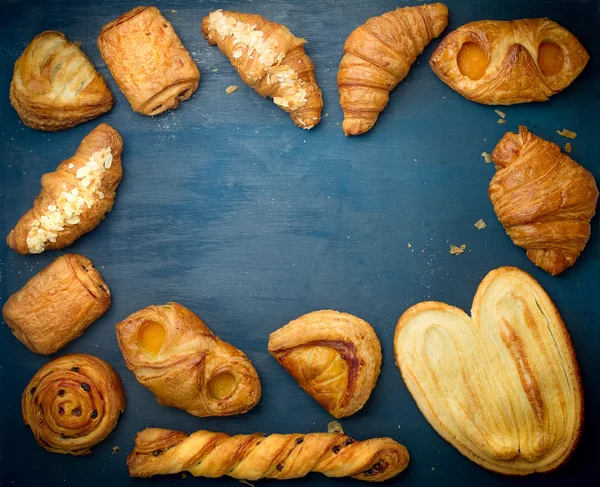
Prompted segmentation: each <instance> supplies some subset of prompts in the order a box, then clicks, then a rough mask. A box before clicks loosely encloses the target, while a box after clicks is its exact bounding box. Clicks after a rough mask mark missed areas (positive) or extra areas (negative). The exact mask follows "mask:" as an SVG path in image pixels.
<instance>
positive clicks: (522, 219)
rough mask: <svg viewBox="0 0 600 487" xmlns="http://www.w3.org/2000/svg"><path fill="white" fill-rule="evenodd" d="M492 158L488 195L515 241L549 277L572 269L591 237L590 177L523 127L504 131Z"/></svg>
mask: <svg viewBox="0 0 600 487" xmlns="http://www.w3.org/2000/svg"><path fill="white" fill-rule="evenodd" d="M492 158H493V160H494V163H495V165H496V174H495V175H494V177H493V178H492V180H491V182H490V187H489V196H490V200H491V202H492V204H493V205H494V211H495V212H496V215H497V216H498V219H499V220H500V223H502V225H503V226H504V228H505V230H506V233H508V235H509V237H510V238H511V240H512V241H513V243H515V244H516V245H518V246H519V247H523V248H524V249H525V250H527V257H528V258H529V260H531V262H533V263H534V264H535V265H537V266H539V267H541V268H542V269H544V270H545V271H546V272H548V273H549V274H551V275H553V276H554V275H556V274H560V273H561V272H563V271H564V270H565V269H567V268H568V267H571V266H572V265H573V264H574V263H575V261H576V260H577V258H578V257H579V255H580V254H581V252H582V251H583V249H584V247H585V245H586V244H587V241H588V240H589V238H590V230H591V227H590V220H591V219H592V217H593V216H594V213H595V212H596V203H597V202H598V188H597V186H596V181H595V180H594V176H593V175H592V174H591V173H590V172H589V171H587V170H586V169H584V168H583V167H581V166H580V165H579V164H577V162H575V161H574V160H573V159H571V158H570V157H569V156H567V155H566V154H563V153H562V152H561V151H560V148H559V147H558V146H557V145H556V144H553V143H552V142H549V141H547V140H544V139H542V138H540V137H537V136H535V135H534V134H532V133H531V132H529V131H528V130H527V128H525V127H519V133H518V134H515V133H513V132H507V133H506V134H505V135H504V137H502V139H501V140H500V142H498V145H497V146H496V148H495V149H494V152H493V153H492Z"/></svg>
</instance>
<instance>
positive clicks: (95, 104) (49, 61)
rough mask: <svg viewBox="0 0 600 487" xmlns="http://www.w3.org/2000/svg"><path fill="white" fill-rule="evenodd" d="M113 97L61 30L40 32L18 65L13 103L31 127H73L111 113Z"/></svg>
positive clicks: (12, 90)
mask: <svg viewBox="0 0 600 487" xmlns="http://www.w3.org/2000/svg"><path fill="white" fill-rule="evenodd" d="M113 101H114V100H113V96H112V93H111V92H110V90H109V89H108V86H106V83H105V82H104V78H102V76H101V75H100V73H98V71H96V68H94V65H93V64H92V62H91V61H90V60H89V59H88V57H87V56H86V55H85V54H84V53H83V51H82V50H81V48H79V46H77V45H76V44H74V43H72V42H70V41H69V40H68V39H67V38H66V37H65V35H64V34H63V33H62V32H55V31H46V32H42V33H41V34H38V35H37V36H35V38H34V39H33V40H32V41H31V43H30V44H29V45H28V46H27V48H26V49H25V51H24V52H23V54H22V55H21V57H20V58H19V59H17V62H16V63H15V69H14V74H13V79H12V81H11V83H10V103H11V105H12V106H13V107H14V109H15V110H16V111H17V113H18V114H19V117H21V120H23V122H24V123H25V125H28V126H29V127H31V128H34V129H38V130H47V131H55V130H62V129H67V128H70V127H74V126H75V125H78V124H80V123H82V122H86V121H87V120H91V119H92V118H96V117H97V116H99V115H102V114H103V113H106V112H108V111H109V110H110V109H111V108H112V106H113Z"/></svg>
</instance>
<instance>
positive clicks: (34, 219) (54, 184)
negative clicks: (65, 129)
mask: <svg viewBox="0 0 600 487" xmlns="http://www.w3.org/2000/svg"><path fill="white" fill-rule="evenodd" d="M122 150H123V140H122V139H121V136H120V135H119V133H118V132H117V131H116V130H115V129H114V128H112V127H111V126H110V125H107V124H105V123H103V124H100V125H98V126H97V127H96V128H95V129H94V130H92V131H91V132H90V133H89V134H88V135H87V136H85V137H84V139H83V140H82V141H81V144H80V145H79V148H78V149H77V152H76V153H75V155H74V156H73V157H71V158H69V159H66V160H64V161H63V162H61V163H60V164H59V165H58V167H57V168H56V170H55V171H54V172H51V173H47V174H44V175H43V176H42V190H41V191H40V194H38V196H37V198H36V199H35V201H34V202H33V208H31V209H30V210H29V211H28V212H27V213H25V215H23V216H22V217H21V219H20V220H19V222H18V223H17V224H16V226H15V227H14V228H13V229H12V230H11V231H10V233H9V234H8V237H7V238H6V243H7V244H8V246H9V247H10V248H12V249H13V250H15V251H16V252H18V253H19V254H24V255H25V254H39V253H41V252H43V251H44V250H48V249H61V248H63V247H67V246H69V245H71V244H72V243H73V242H74V241H75V240H77V239H78V238H79V237H80V236H81V235H83V234H85V233H88V232H90V231H92V230H93V229H94V228H95V227H96V225H98V223H100V222H101V221H102V220H103V219H104V216H105V215H106V213H108V212H109V211H110V210H111V209H112V207H113V203H114V201H115V190H116V188H117V186H118V185H119V183H120V182H121V177H122V176H123V170H122V168H121V152H122Z"/></svg>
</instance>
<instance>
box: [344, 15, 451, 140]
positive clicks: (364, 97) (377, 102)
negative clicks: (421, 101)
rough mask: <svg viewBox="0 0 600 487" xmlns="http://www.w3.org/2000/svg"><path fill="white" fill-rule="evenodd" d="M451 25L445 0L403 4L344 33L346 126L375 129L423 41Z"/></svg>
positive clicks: (354, 130) (352, 130)
mask: <svg viewBox="0 0 600 487" xmlns="http://www.w3.org/2000/svg"><path fill="white" fill-rule="evenodd" d="M446 25H448V8H447V7H446V6H445V5H443V4H441V3H434V4H431V5H421V6H418V7H403V8H400V7H399V8H397V9H396V10H392V11H391V12H387V13H385V14H383V15H380V16H379V17H371V18H370V19H369V20H367V21H366V22H365V23H364V24H363V25H361V26H359V27H357V28H356V29H355V30H354V31H352V33H351V34H350V35H349V36H348V39H346V43H345V44H344V57H343V58H342V62H341V64H340V69H339V72H338V88H339V91H340V104H341V105H342V110H343V111H344V122H343V123H342V128H343V129H344V133H345V134H346V135H360V134H363V133H365V132H368V131H369V130H371V128H372V127H373V125H375V122H376V121H377V117H378V116H379V113H380V112H381V111H382V110H383V109H384V108H385V106H386V105H387V102H388V100H389V97H390V91H392V90H393V89H394V88H395V87H396V85H397V84H398V83H400V81H402V80H403V79H404V78H405V77H406V75H407V74H408V71H409V70H410V67H411V66H412V64H413V63H414V62H415V60H416V59H417V56H418V55H419V54H421V53H422V52H423V49H425V46H427V44H429V43H430V42H431V40H432V39H433V38H435V37H438V36H439V35H440V34H441V33H442V32H443V30H444V29H445V28H446Z"/></svg>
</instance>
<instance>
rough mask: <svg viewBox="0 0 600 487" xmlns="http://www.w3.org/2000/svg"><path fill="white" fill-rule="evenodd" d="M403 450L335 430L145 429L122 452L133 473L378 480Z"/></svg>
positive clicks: (400, 464)
mask: <svg viewBox="0 0 600 487" xmlns="http://www.w3.org/2000/svg"><path fill="white" fill-rule="evenodd" d="M408 460H409V457H408V452H407V451H406V448H404V447H403V446H402V445H400V444H399V443H396V442H395V441H394V440H392V439H391V438H375V439H371V440H366V441H357V440H354V439H352V438H350V437H349V436H346V435H344V434H339V433H308V434H304V435H303V434H299V433H296V434H289V435H277V434H276V435H269V436H264V435H263V434H261V433H258V434H253V435H236V436H229V435H228V434H226V433H213V432H211V431H196V432H195V433H192V434H191V435H189V436H188V435H187V434H185V433H184V432H182V431H170V430H165V429H159V428H147V429H145V430H144V431H141V432H140V433H138V434H137V435H136V437H135V447H134V449H133V451H132V452H131V453H130V454H129V456H128V457H127V466H128V467H129V474H130V475H131V476H132V477H150V476H152V475H164V474H170V473H177V472H183V471H187V472H190V473H191V474H192V475H194V476H195V477H211V478H215V477H222V476H223V475H228V476H230V477H233V478H234V479H240V480H258V479H261V478H272V479H280V480H283V479H295V478H299V477H304V476H305V475H307V474H308V473H309V472H319V473H322V474H323V475H327V476H328V477H353V478H355V479H358V480H366V481H370V482H381V481H383V480H387V479H390V478H392V477H395V476H396V475H398V474H399V473H400V472H402V471H403V470H404V469H405V468H406V466H407V465H408Z"/></svg>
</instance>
